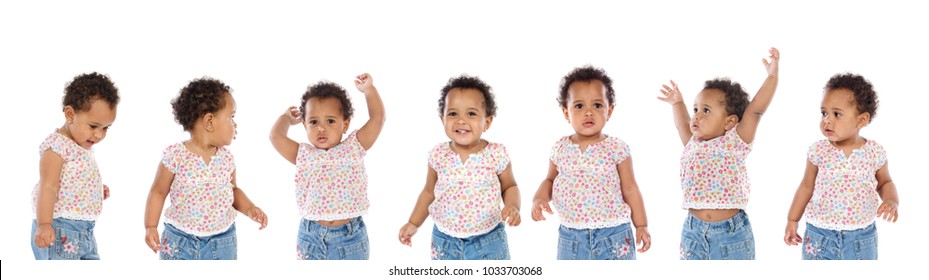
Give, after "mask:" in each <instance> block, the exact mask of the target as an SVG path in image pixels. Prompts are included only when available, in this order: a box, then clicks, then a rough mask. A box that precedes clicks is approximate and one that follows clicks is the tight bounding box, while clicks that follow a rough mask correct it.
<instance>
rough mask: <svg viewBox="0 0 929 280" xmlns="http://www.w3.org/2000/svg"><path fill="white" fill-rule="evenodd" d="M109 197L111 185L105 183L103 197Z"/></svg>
mask: <svg viewBox="0 0 929 280" xmlns="http://www.w3.org/2000/svg"><path fill="white" fill-rule="evenodd" d="M107 198H110V187H107V186H106V185H103V199H104V200H106V199H107Z"/></svg>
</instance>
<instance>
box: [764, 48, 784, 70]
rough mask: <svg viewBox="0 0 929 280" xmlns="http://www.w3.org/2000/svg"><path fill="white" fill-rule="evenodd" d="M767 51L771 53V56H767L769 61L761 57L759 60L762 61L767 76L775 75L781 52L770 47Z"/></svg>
mask: <svg viewBox="0 0 929 280" xmlns="http://www.w3.org/2000/svg"><path fill="white" fill-rule="evenodd" d="M768 52H769V53H771V56H770V57H768V58H770V59H771V61H770V62H768V60H766V59H764V58H762V59H761V62H762V63H764V69H765V70H768V76H771V77H777V64H778V63H777V62H778V61H779V60H780V59H781V52H779V51H778V50H777V48H771V49H770V50H768Z"/></svg>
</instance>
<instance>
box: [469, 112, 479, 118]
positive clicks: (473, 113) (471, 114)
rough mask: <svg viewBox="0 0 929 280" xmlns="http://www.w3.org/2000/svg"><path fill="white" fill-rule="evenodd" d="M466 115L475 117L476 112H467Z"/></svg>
mask: <svg viewBox="0 0 929 280" xmlns="http://www.w3.org/2000/svg"><path fill="white" fill-rule="evenodd" d="M468 116H469V117H476V116H477V113H475V112H468Z"/></svg>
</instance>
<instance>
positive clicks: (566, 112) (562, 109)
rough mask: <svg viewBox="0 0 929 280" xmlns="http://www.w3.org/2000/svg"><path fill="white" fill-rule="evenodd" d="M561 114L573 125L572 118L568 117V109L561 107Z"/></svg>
mask: <svg viewBox="0 0 929 280" xmlns="http://www.w3.org/2000/svg"><path fill="white" fill-rule="evenodd" d="M561 112H562V113H564V120H566V121H568V123H571V117H568V108H565V107H561Z"/></svg>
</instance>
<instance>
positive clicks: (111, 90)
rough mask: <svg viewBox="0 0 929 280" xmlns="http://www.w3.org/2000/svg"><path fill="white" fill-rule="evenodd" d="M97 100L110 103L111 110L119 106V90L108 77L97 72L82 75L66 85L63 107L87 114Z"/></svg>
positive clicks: (62, 99)
mask: <svg viewBox="0 0 929 280" xmlns="http://www.w3.org/2000/svg"><path fill="white" fill-rule="evenodd" d="M97 99H100V100H103V101H106V103H109V104H110V109H113V108H116V105H117V104H119V90H117V89H116V86H115V85H113V81H110V77H109V76H107V75H104V74H100V73H97V72H93V73H90V74H81V75H77V76H75V77H74V80H72V81H71V82H70V83H68V84H67V85H65V96H64V97H62V98H61V107H62V108H64V107H66V106H71V108H72V109H74V111H77V112H85V111H87V110H90V104H91V103H93V102H94V100H97Z"/></svg>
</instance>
